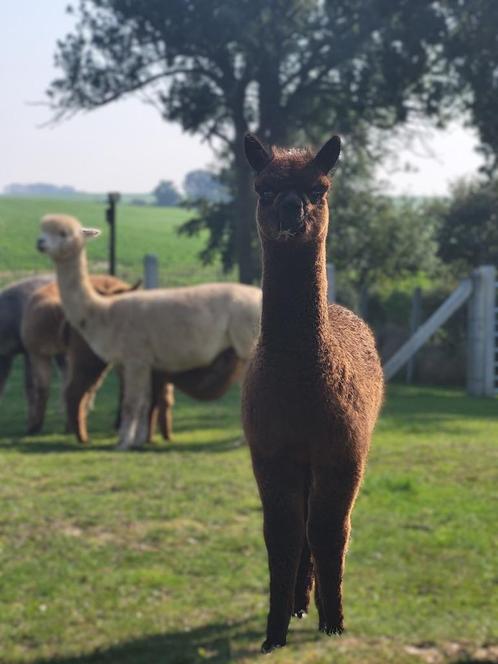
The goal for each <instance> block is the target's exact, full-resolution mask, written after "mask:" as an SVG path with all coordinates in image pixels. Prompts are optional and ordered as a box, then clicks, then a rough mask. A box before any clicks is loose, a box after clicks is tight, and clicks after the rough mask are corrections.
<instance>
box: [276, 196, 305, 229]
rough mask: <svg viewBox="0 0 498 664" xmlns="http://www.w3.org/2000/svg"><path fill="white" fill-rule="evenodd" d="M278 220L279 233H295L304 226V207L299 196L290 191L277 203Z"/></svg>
mask: <svg viewBox="0 0 498 664" xmlns="http://www.w3.org/2000/svg"><path fill="white" fill-rule="evenodd" d="M278 220H279V226H280V231H283V232H284V233H292V234H294V233H297V232H298V231H299V230H300V229H301V228H302V227H303V225H304V205H303V201H302V199H301V197H300V196H298V195H297V194H296V193H295V192H293V191H291V192H289V193H287V194H285V195H284V196H282V198H281V199H280V201H279V205H278Z"/></svg>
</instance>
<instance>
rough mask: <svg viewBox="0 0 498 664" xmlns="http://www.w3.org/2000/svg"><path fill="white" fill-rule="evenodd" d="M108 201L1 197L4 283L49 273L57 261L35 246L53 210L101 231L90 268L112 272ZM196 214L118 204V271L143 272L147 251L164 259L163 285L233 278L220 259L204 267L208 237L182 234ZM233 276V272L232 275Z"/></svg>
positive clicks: (132, 275) (91, 249)
mask: <svg viewBox="0 0 498 664" xmlns="http://www.w3.org/2000/svg"><path fill="white" fill-rule="evenodd" d="M105 208H106V206H105V204H104V203H99V202H92V201H72V200H53V199H35V198H8V197H4V196H0V237H1V238H2V239H1V242H0V287H2V286H4V285H6V284H8V283H10V282H12V281H14V280H16V279H19V278H21V277H23V276H28V275H30V274H32V273H34V272H42V271H44V272H50V271H51V270H52V264H51V262H50V261H49V260H48V259H47V257H46V256H43V255H41V254H39V253H38V252H37V251H36V249H35V241H36V238H37V236H38V231H39V222H40V218H41V217H42V216H43V215H44V214H47V213H49V212H57V213H64V214H71V215H73V216H75V217H77V218H78V219H79V220H80V221H81V223H82V224H84V225H86V226H95V227H97V228H100V229H101V230H102V236H101V237H100V238H99V239H98V240H94V241H93V242H90V243H89V244H88V255H89V259H90V267H91V269H92V271H95V272H106V271H107V257H108V234H109V227H108V225H107V224H106V222H105V221H104V218H105V217H104V215H105ZM190 216H192V213H191V212H189V211H187V210H183V209H180V208H157V207H149V206H146V207H134V206H131V205H124V204H123V205H119V206H118V212H117V245H116V246H117V249H116V255H117V262H118V276H120V277H122V278H124V279H129V280H134V279H136V278H138V277H140V276H142V262H143V256H144V255H145V254H146V253H154V254H157V255H158V256H159V258H160V281H161V285H163V286H179V285H183V284H190V283H202V282H204V281H219V280H221V279H227V278H230V276H228V277H227V276H225V275H223V274H222V272H221V267H220V264H219V263H214V264H213V265H209V266H203V265H201V264H200V263H199V258H198V254H199V251H200V250H201V249H202V248H203V246H204V245H205V240H206V236H205V235H200V236H197V237H194V238H187V237H185V236H179V235H178V232H177V229H178V226H179V225H180V224H181V223H182V222H184V221H185V220H186V219H188V218H189V217H190ZM231 278H232V279H233V278H234V277H233V275H232V276H231Z"/></svg>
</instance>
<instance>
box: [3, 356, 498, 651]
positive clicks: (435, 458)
mask: <svg viewBox="0 0 498 664" xmlns="http://www.w3.org/2000/svg"><path fill="white" fill-rule="evenodd" d="M238 396H239V395H238V389H237V388H235V389H233V390H232V391H231V392H230V393H229V394H228V395H227V396H226V398H224V399H223V400H221V401H218V402H215V403H212V404H199V403H194V402H192V401H190V400H188V399H187V398H182V397H181V396H180V395H178V401H177V406H176V413H175V417H176V421H175V429H176V435H175V440H174V442H173V443H172V444H169V445H165V444H161V443H159V441H157V443H156V444H155V445H153V446H151V448H150V449H149V450H148V451H147V452H144V453H137V452H135V453H133V452H130V453H118V452H116V451H115V450H114V449H113V443H114V436H113V434H112V433H111V423H112V419H113V411H114V407H115V385H114V384H113V381H112V377H111V379H110V380H108V381H107V383H106V385H105V387H104V389H103V390H102V391H101V393H100V395H99V397H98V400H97V404H96V409H95V411H94V412H93V414H92V416H91V425H90V426H91V430H92V431H93V432H94V439H93V444H92V445H91V446H90V447H89V448H87V449H83V448H81V447H79V446H78V445H77V444H76V443H74V442H73V440H72V439H71V438H70V437H68V436H65V435H63V434H62V433H60V432H61V430H62V429H61V418H60V416H59V414H58V400H57V394H56V392H55V390H54V398H53V399H52V402H51V406H50V414H49V418H48V421H47V427H46V429H47V433H46V434H44V435H42V436H40V437H38V438H28V437H23V436H22V433H21V432H22V426H23V422H24V405H23V401H22V393H21V385H20V371H19V366H18V367H17V369H16V373H15V375H14V379H13V380H12V381H11V383H10V385H9V387H8V392H7V394H6V398H5V400H4V401H3V402H2V403H1V404H0V436H1V437H0V506H1V507H0V538H1V541H0V575H1V581H0V661H1V662H9V663H10V664H14V663H18V662H38V663H41V662H59V663H64V664H70V663H71V664H76V663H78V664H97V662H99V663H100V662H113V663H114V662H116V663H119V664H121V663H124V664H158V663H162V662H164V663H168V664H170V663H171V664H173V663H174V664H190V663H201V662H216V663H220V664H222V663H228V662H237V663H238V664H242V663H245V662H252V661H254V660H255V659H256V658H257V657H258V656H259V655H258V650H259V645H260V643H261V641H262V637H263V631H264V622H265V614H266V605H267V597H266V588H267V571H266V557H265V551H264V545H263V539H262V536H261V512H260V508H259V499H258V497H257V493H256V488H255V484H254V480H253V477H252V473H251V469H250V464H249V458H248V452H247V449H246V447H244V446H243V445H241V444H240V442H239V439H240V430H239V420H238ZM497 415H498V403H497V401H496V400H494V401H493V400H473V399H469V398H467V397H465V396H464V395H463V394H462V393H460V392H458V391H451V390H436V389H422V388H404V387H396V386H394V387H392V388H391V389H390V391H389V396H388V400H387V404H386V407H385V409H384V414H383V417H382V420H381V422H380V425H379V427H378V429H377V433H376V435H375V440H374V445H373V448H372V454H371V459H370V465H369V470H368V473H367V477H366V481H365V485H364V487H363V491H362V493H361V496H360V498H359V501H358V504H357V507H356V510H355V514H354V521H353V540H352V544H351V549H350V553H349V560H348V566H347V576H346V622H347V628H348V630H347V633H346V635H345V636H344V637H342V638H327V637H325V636H323V635H321V634H319V633H318V632H317V631H316V621H317V617H316V612H315V610H314V609H313V610H312V612H311V614H310V616H309V617H308V619H307V620H305V621H302V622H293V623H292V625H291V630H290V634H289V639H288V647H287V648H285V649H284V650H282V651H280V652H277V653H275V654H274V655H272V662H276V663H286V662H296V663H297V662H304V663H305V664H330V663H334V664H335V663H339V664H342V663H345V664H349V663H355V664H356V663H363V662H366V663H367V664H370V663H374V662H375V663H379V664H380V663H384V662H387V663H393V664H395V663H396V664H398V663H401V664H404V663H405V662H406V663H408V662H436V663H437V662H470V661H474V662H477V661H481V662H482V661H487V662H491V661H498V656H497V655H498V633H497V632H498V605H497V604H498V593H497V592H496V591H497V582H498V571H497V568H496V551H497V550H498V548H497V542H496V533H497V527H496V514H497V504H496V487H497V471H496V468H497V456H498V454H497V449H498V447H497V445H498V417H497Z"/></svg>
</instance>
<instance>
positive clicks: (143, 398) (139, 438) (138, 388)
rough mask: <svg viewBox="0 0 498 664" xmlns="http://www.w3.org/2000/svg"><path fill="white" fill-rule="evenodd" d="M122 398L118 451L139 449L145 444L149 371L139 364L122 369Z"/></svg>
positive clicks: (148, 400) (149, 384) (147, 428)
mask: <svg viewBox="0 0 498 664" xmlns="http://www.w3.org/2000/svg"><path fill="white" fill-rule="evenodd" d="M123 373H124V398H123V405H122V411H121V425H120V428H119V443H118V448H119V449H124V450H127V449H130V448H131V447H141V446H142V445H143V444H144V443H146V442H147V436H148V431H149V422H148V416H149V408H150V392H151V378H150V369H149V367H147V366H145V367H144V366H142V365H139V364H135V363H132V364H127V365H125V367H124V372H123Z"/></svg>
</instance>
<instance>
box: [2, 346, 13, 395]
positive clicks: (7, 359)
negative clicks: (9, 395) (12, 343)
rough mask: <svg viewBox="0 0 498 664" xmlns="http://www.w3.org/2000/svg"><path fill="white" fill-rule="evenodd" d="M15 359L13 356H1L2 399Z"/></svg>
mask: <svg viewBox="0 0 498 664" xmlns="http://www.w3.org/2000/svg"><path fill="white" fill-rule="evenodd" d="M13 359H14V356H13V355H0V399H1V398H2V394H3V391H4V389H5V384H6V382H7V378H8V377H9V373H10V369H11V367H12V360H13Z"/></svg>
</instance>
